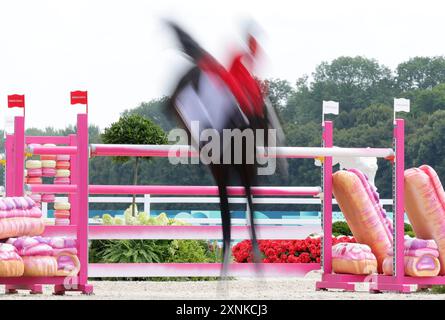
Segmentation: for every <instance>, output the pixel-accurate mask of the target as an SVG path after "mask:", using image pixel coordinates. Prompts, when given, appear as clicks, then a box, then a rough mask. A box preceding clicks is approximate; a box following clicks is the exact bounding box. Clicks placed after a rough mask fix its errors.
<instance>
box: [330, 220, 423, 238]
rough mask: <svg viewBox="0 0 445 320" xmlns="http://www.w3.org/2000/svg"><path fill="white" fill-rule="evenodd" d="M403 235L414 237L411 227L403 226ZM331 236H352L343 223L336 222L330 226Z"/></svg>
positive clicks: (406, 224) (346, 225) (408, 225)
mask: <svg viewBox="0 0 445 320" xmlns="http://www.w3.org/2000/svg"><path fill="white" fill-rule="evenodd" d="M404 230H405V234H406V235H408V236H410V237H415V236H416V235H415V234H414V230H413V227H412V226H411V225H410V224H409V223H405V225H404ZM332 234H333V235H334V236H336V237H338V236H352V232H351V229H350V228H349V226H348V224H347V223H346V222H345V221H336V222H334V223H333V224H332Z"/></svg>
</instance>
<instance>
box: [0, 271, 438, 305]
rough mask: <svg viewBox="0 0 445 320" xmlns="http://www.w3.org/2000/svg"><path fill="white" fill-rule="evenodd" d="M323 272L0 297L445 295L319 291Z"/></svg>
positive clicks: (99, 285) (98, 285)
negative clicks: (91, 292) (86, 292)
mask: <svg viewBox="0 0 445 320" xmlns="http://www.w3.org/2000/svg"><path fill="white" fill-rule="evenodd" d="M318 278H319V274H316V273H312V274H309V275H307V276H306V278H275V279H270V278H268V279H262V280H254V279H238V280H231V281H228V284H227V286H226V290H221V283H219V282H217V281H184V282H179V281H171V282H152V281H145V282H142V281H141V282H135V281H131V282H130V281H92V282H91V283H92V284H93V285H94V295H90V296H86V295H81V294H79V293H78V292H68V293H67V294H66V295H65V296H54V295H52V288H51V287H50V286H45V287H44V293H43V294H42V295H30V294H29V293H28V292H27V291H19V293H18V294H14V295H5V294H4V291H2V292H1V293H0V300H7V299H13V300H16V299H56V300H57V299H150V300H156V299H168V300H170V299H171V300H173V299H197V300H208V299H253V300H269V299H279V300H286V299H290V300H315V299H347V300H349V299H377V300H381V299H382V300H388V299H416V300H418V299H441V300H445V294H432V293H429V292H416V293H411V294H397V293H379V294H370V293H367V292H355V293H352V292H341V291H329V292H324V291H315V290H314V288H315V281H317V279H318Z"/></svg>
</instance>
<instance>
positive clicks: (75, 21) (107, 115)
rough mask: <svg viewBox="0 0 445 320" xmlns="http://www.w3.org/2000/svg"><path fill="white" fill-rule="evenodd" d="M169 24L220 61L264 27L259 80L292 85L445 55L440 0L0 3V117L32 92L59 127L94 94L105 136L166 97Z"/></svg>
mask: <svg viewBox="0 0 445 320" xmlns="http://www.w3.org/2000/svg"><path fill="white" fill-rule="evenodd" d="M166 17H168V18H173V19H175V20H177V21H178V22H181V23H182V24H183V25H184V27H185V28H186V29H188V30H189V31H190V32H191V33H192V34H193V35H194V36H195V38H196V39H198V40H199V41H200V43H201V44H202V45H203V46H204V47H205V48H207V50H208V51H210V52H211V53H213V54H214V55H215V56H216V57H217V58H218V59H221V61H223V62H224V61H226V59H227V54H228V52H230V49H231V48H234V47H236V46H237V45H238V44H239V37H240V32H239V31H240V30H241V26H242V24H241V23H240V22H241V21H242V20H243V19H245V18H253V19H255V20H256V22H257V23H258V24H259V25H260V26H261V28H262V29H263V31H264V33H265V35H266V36H265V37H264V39H263V40H264V42H263V47H264V49H265V52H266V53H267V59H266V61H267V63H266V64H265V66H264V68H263V69H262V70H261V76H263V77H278V78H284V79H287V80H289V81H291V82H294V81H295V80H296V79H297V78H298V77H300V76H302V75H303V74H310V73H311V72H313V70H314V68H315V66H316V65H317V64H319V63H320V62H321V61H330V60H332V59H334V58H336V57H338V56H340V55H351V56H355V55H364V56H366V57H370V58H375V59H377V60H378V61H379V62H381V63H383V64H385V65H387V66H389V67H391V68H394V67H395V66H396V65H397V64H398V63H399V62H401V61H404V60H407V59H409V58H410V57H413V56H417V55H428V56H432V55H442V54H444V52H445V47H444V46H445V45H444V43H445V42H444V36H443V35H444V30H445V28H444V24H445V1H442V0H437V1H434V0H422V1H419V0H418V1H411V0H404V1H395V0H394V1H390V0H384V1H383V0H360V1H357V0H340V1H335V0H310V1H298V0H293V1H292V0H290V1H281V0H268V1H260V0H256V1H255V0H254V1H246V0H235V1H229V0H225V1H209V0H208V1H205V0H203V1H197V0H196V1H193V0H183V1H154V0H153V1H148V0H145V1H133V0H125V1H124V0H121V1H111V0H107V1H94V0H76V1H63V0H54V1H42V0H39V1H32V0H29V1H20V0H16V1H2V2H1V3H0V110H1V111H0V112H1V113H3V114H4V113H5V112H7V111H6V101H7V98H6V96H7V95H8V94H11V93H20V94H25V95H26V106H27V109H26V110H27V119H26V126H27V127H40V128H44V127H46V126H53V127H57V128H62V127H65V126H66V125H68V124H74V123H75V114H76V112H78V111H80V110H82V107H81V106H77V107H74V106H69V92H70V91H71V90H76V89H80V90H88V92H89V108H90V110H89V111H90V123H94V124H97V125H99V126H100V127H101V128H104V127H105V126H107V125H109V124H110V123H111V122H113V121H116V120H117V119H118V117H119V114H120V113H121V112H122V111H123V110H125V109H127V108H132V107H136V106H137V105H139V104H140V103H141V102H143V101H148V100H150V99H152V98H156V97H160V96H161V95H163V94H167V93H168V92H169V89H170V86H171V85H172V81H173V80H174V79H175V78H176V77H177V76H178V73H179V70H182V69H183V68H184V59H183V58H182V57H181V56H180V55H179V54H178V52H177V51H176V49H175V42H174V39H173V38H172V36H171V35H170V34H169V33H168V32H167V31H166V30H165V29H164V28H163V26H162V24H161V22H160V19H161V18H166ZM3 119H4V116H2V117H1V118H0V128H3V127H4V121H3Z"/></svg>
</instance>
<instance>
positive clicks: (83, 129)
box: [74, 114, 88, 288]
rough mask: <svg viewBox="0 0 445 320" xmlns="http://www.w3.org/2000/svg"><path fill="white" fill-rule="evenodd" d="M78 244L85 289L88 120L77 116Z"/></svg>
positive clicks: (80, 273)
mask: <svg viewBox="0 0 445 320" xmlns="http://www.w3.org/2000/svg"><path fill="white" fill-rule="evenodd" d="M74 175H76V176H77V181H76V182H77V208H76V210H77V213H76V215H77V219H78V221H77V243H78V249H79V260H80V264H81V269H80V272H79V284H80V286H81V288H82V287H84V286H85V285H86V283H87V281H88V118H87V115H86V114H78V115H77V159H76V172H74Z"/></svg>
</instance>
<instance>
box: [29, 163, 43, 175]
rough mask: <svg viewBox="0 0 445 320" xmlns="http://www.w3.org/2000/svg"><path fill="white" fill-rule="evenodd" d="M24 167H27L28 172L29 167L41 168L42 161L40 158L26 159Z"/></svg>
mask: <svg viewBox="0 0 445 320" xmlns="http://www.w3.org/2000/svg"><path fill="white" fill-rule="evenodd" d="M25 168H26V169H28V174H29V169H41V168H42V162H41V161H40V160H26V162H25Z"/></svg>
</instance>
